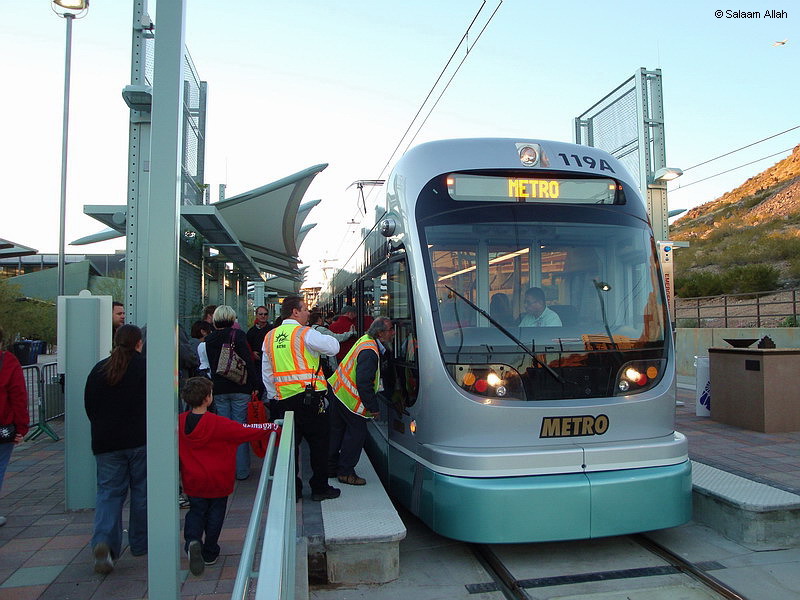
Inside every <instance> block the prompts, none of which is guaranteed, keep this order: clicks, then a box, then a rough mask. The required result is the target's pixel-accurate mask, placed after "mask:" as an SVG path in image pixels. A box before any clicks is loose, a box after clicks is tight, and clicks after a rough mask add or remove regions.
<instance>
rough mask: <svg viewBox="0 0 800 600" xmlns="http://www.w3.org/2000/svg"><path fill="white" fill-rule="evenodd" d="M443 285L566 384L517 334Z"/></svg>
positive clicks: (560, 381)
mask: <svg viewBox="0 0 800 600" xmlns="http://www.w3.org/2000/svg"><path fill="white" fill-rule="evenodd" d="M444 287H446V288H447V289H448V290H450V291H451V292H453V293H454V294H455V295H456V296H458V297H459V298H461V299H462V300H463V301H464V302H466V303H467V304H468V305H469V306H471V307H472V308H473V309H475V311H476V312H477V313H478V314H480V315H483V316H484V317H486V318H487V319H488V320H489V323H491V324H492V325H494V326H495V327H496V328H497V329H498V330H499V331H500V333H502V334H503V335H505V336H506V337H507V338H508V339H510V340H511V341H512V342H514V343H515V344H516V345H517V346H519V347H520V348H522V349H523V350H524V351H525V354H527V355H528V356H530V357H531V358H532V359H533V361H534V362H535V363H536V364H538V365H539V366H540V367H542V368H543V369H544V370H545V371H547V372H548V373H550V375H552V376H553V378H554V379H555V380H556V381H557V382H559V383H560V384H562V385H566V384H567V381H566V380H565V379H564V378H563V377H562V376H561V375H559V374H558V373H556V372H555V371H554V370H553V369H552V368H551V367H550V366H549V365H548V364H547V363H545V362H542V361H541V360H539V358H538V357H537V356H536V355H535V354H534V353H533V352H532V351H531V350H530V348H528V347H527V346H526V345H525V344H523V343H522V342H520V341H519V339H518V338H517V336H515V335H514V334H513V333H511V332H510V331H508V329H506V328H505V327H503V326H502V325H500V323H498V322H497V321H495V320H494V319H493V318H492V316H491V315H490V314H489V313H487V312H486V311H485V310H483V309H482V308H480V307H479V306H478V305H477V304H475V303H474V302H472V301H471V300H469V299H468V298H465V297H464V296H462V295H461V294H459V293H458V292H457V291H455V290H454V289H453V288H451V287H450V286H449V285H445V286H444Z"/></svg>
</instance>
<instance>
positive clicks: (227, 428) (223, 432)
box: [178, 377, 270, 575]
mask: <svg viewBox="0 0 800 600" xmlns="http://www.w3.org/2000/svg"><path fill="white" fill-rule="evenodd" d="M212 389H213V384H212V383H211V381H209V380H208V379H207V378H205V377H192V378H191V379H189V380H188V381H187V382H186V384H185V385H184V386H183V389H182V390H181V398H182V399H183V401H184V402H185V403H186V404H187V405H188V406H189V411H187V412H183V413H181V414H180V415H178V456H179V459H180V470H181V480H182V481H183V489H184V491H185V492H186V494H187V496H188V497H189V512H188V513H187V514H186V519H185V520H184V526H183V537H184V540H185V541H184V551H186V553H187V554H188V556H189V570H190V571H191V572H192V574H193V575H200V574H201V573H202V572H203V570H204V568H205V567H206V566H207V565H213V564H214V563H216V562H217V558H218V557H219V552H220V547H219V543H218V541H219V534H220V533H221V532H222V523H223V522H224V520H225V509H226V507H227V505H228V496H230V495H231V494H232V493H233V485H234V476H235V474H236V451H237V450H236V449H237V448H238V447H239V445H240V444H244V443H247V442H251V441H256V440H260V439H262V438H265V437H267V436H268V435H269V434H270V431H267V430H265V429H249V428H247V427H246V426H245V425H241V424H239V423H236V422H234V421H231V420H230V419H226V418H224V417H220V416H218V415H215V414H213V413H211V412H209V410H208V407H209V406H210V405H211V402H213V400H214V397H213V395H212Z"/></svg>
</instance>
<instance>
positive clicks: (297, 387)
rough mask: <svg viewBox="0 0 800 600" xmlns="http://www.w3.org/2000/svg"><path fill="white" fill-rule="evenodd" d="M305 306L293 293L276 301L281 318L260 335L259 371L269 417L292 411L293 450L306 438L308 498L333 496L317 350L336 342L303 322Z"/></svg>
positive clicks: (332, 350)
mask: <svg viewBox="0 0 800 600" xmlns="http://www.w3.org/2000/svg"><path fill="white" fill-rule="evenodd" d="M308 314H309V313H308V307H306V303H305V302H304V301H303V299H302V298H300V297H299V296H289V297H287V298H285V299H284V301H283V303H282V304H281V317H282V322H281V324H280V325H279V326H278V327H275V328H273V329H271V330H270V331H269V333H267V336H266V337H265V338H264V357H263V359H262V361H261V374H262V378H263V381H264V388H265V390H266V394H267V398H269V399H271V400H272V399H276V400H277V401H276V402H273V403H272V406H274V408H275V411H274V414H273V415H272V416H273V418H275V419H281V418H283V415H284V414H285V413H286V412H287V411H294V420H295V451H296V452H298V454H299V448H300V442H301V441H302V440H303V438H305V439H306V441H307V442H308V447H309V451H310V455H311V456H310V458H311V471H312V476H311V480H310V481H309V483H310V485H311V499H312V500H315V501H321V500H328V499H330V498H337V497H338V496H339V494H341V490H339V489H337V488H334V487H331V486H330V485H328V477H327V468H326V467H327V460H328V439H329V432H328V415H327V413H326V412H325V393H326V390H327V387H328V386H327V383H326V382H325V376H324V375H323V374H322V372H321V365H320V355H321V354H328V355H330V354H336V353H337V352H338V351H339V342H337V341H336V339H335V338H333V337H331V336H329V335H324V334H322V333H319V332H318V331H315V330H314V329H312V328H311V327H306V323H307V322H308ZM298 462H299V461H297V460H296V461H295V489H296V491H297V499H298V500H299V499H300V498H301V497H302V495H303V482H302V480H301V479H300V477H299V476H298V475H297V470H296V469H297V467H298Z"/></svg>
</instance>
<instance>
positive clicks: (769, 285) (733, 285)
mask: <svg viewBox="0 0 800 600" xmlns="http://www.w3.org/2000/svg"><path fill="white" fill-rule="evenodd" d="M779 277H780V272H779V271H778V269H776V268H775V267H773V266H771V265H763V264H762V265H743V266H738V267H731V268H730V269H727V270H726V271H725V272H723V273H722V282H723V288H724V289H725V290H726V291H725V292H723V293H727V294H732V293H733V294H735V293H748V292H767V291H769V290H774V289H775V288H777V287H778V278H779Z"/></svg>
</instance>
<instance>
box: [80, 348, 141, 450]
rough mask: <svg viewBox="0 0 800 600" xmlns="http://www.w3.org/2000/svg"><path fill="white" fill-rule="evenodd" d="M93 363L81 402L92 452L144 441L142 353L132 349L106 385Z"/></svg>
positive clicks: (122, 448) (118, 448)
mask: <svg viewBox="0 0 800 600" xmlns="http://www.w3.org/2000/svg"><path fill="white" fill-rule="evenodd" d="M109 360H110V359H108V358H106V359H105V360H101V361H100V362H99V363H97V364H96V365H95V366H94V368H93V369H92V371H91V373H89V377H87V379H86V388H85V390H84V394H83V404H84V407H85V409H86V416H88V417H89V422H90V423H91V431H92V452H93V453H94V454H101V453H103V452H112V451H114V450H127V449H129V448H138V447H139V446H144V445H145V444H146V443H147V412H146V408H147V386H146V380H145V375H146V370H145V360H144V357H143V356H142V355H141V354H139V353H138V352H134V353H133V356H132V357H131V362H130V363H129V364H128V369H127V371H125V375H123V377H122V379H121V380H120V382H119V383H118V384H117V385H114V386H111V385H108V382H107V381H106V376H105V373H103V372H102V369H103V366H104V365H105V364H106V363H107V362H108V361H109Z"/></svg>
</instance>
